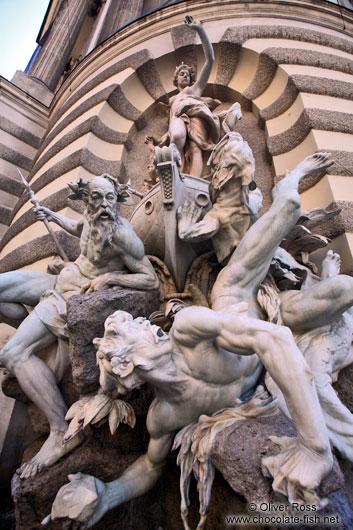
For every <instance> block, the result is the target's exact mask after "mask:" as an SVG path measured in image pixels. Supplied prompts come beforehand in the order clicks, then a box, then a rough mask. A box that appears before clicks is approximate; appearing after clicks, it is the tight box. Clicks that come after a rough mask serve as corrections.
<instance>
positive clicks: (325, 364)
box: [266, 250, 353, 462]
mask: <svg viewBox="0 0 353 530" xmlns="http://www.w3.org/2000/svg"><path fill="white" fill-rule="evenodd" d="M282 259H283V258H282ZM297 265H298V266H300V265H299V264H297ZM339 271H340V256H339V254H335V253H333V252H332V250H329V251H328V253H327V256H326V258H325V259H324V261H323V263H322V272H321V281H320V282H319V283H316V285H317V286H318V287H320V289H321V292H322V290H323V288H325V289H326V291H325V296H330V298H331V302H332V304H331V305H332V306H333V308H332V310H333V313H331V312H329V314H328V315H327V317H326V316H323V317H322V318H321V319H320V320H319V321H317V323H316V324H317V325H316V326H314V327H310V328H309V329H307V326H305V325H301V326H295V327H294V328H293V329H294V339H295V341H296V343H297V346H298V348H299V349H300V351H301V352H302V354H303V356H304V358H305V360H306V361H307V363H308V364H309V366H310V369H311V372H312V375H313V379H314V383H315V387H316V391H317V394H318V398H319V402H320V405H321V408H322V412H323V415H324V418H325V422H326V426H327V429H328V433H329V438H330V441H331V443H332V444H333V446H334V447H336V449H338V451H339V452H340V453H341V455H342V456H343V457H344V458H347V459H348V460H350V461H351V462H353V414H352V413H351V412H350V411H349V410H348V408H347V407H346V406H345V405H343V403H342V402H341V401H340V399H339V397H338V395H337V394H336V392H335V390H334V389H333V388H332V383H334V382H335V381H336V380H337V377H338V373H339V371H340V370H341V369H342V368H344V367H346V366H348V365H349V364H351V363H352V362H353V347H352V337H353V313H352V309H351V307H350V305H351V304H352V302H353V296H352V283H353V282H352V278H351V277H350V276H345V275H343V274H342V275H339ZM314 285H315V284H314ZM312 288H313V287H312ZM312 288H309V289H308V290H309V293H310V289H312ZM306 290H307V289H306ZM306 290H301V291H296V292H294V291H293V292H292V293H291V292H289V293H288V291H284V292H279V291H278V292H277V296H278V298H279V301H280V304H279V308H280V311H281V312H282V303H281V301H282V299H283V300H285V307H286V305H287V304H288V307H289V306H290V305H291V300H292V298H294V301H295V300H296V299H298V298H299V299H301V300H302V302H303V304H302V303H301V304H300V307H299V309H301V310H303V307H304V303H305V300H306ZM344 291H346V292H345V295H344ZM296 293H297V295H296ZM293 295H294V297H293ZM337 296H338V298H339V299H340V300H342V299H343V302H344V300H345V301H346V303H345V304H344V305H342V306H341V307H340V310H339V311H337V302H336V299H337ZM287 297H289V300H288V299H287ZM317 302H318V303H320V294H318V295H317ZM295 305H296V304H295ZM296 309H297V308H296V307H295V306H294V310H296ZM335 309H336V311H335ZM309 310H310V308H309ZM306 315H308V312H307V313H306ZM283 316H284V318H286V315H285V314H283ZM304 316H305V315H304ZM266 386H267V387H268V389H269V390H270V392H271V394H272V395H274V396H275V397H277V399H278V402H279V406H280V408H281V410H282V411H283V412H284V413H285V414H286V415H287V416H288V417H290V414H289V411H288V408H287V406H286V404H285V400H284V398H283V395H282V393H281V391H280V389H279V388H278V385H276V383H275V382H274V381H273V379H272V378H271V377H270V375H269V374H266Z"/></svg>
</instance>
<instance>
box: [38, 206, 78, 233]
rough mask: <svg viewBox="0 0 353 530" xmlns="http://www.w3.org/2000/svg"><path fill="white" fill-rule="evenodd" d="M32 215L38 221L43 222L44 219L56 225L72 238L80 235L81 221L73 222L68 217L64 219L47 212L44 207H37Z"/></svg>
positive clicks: (54, 213) (47, 209) (56, 214)
mask: <svg viewBox="0 0 353 530" xmlns="http://www.w3.org/2000/svg"><path fill="white" fill-rule="evenodd" d="M34 213H35V215H36V218H37V219H38V221H44V219H48V221H52V222H53V223H56V224H57V225H59V226H60V227H61V228H63V229H64V230H66V232H68V233H69V234H71V235H73V236H77V237H80V235H81V232H82V228H83V221H82V220H79V221H75V220H74V219H69V218H68V217H64V216H63V215H60V214H59V213H56V212H53V211H52V210H49V208H45V207H44V206H38V207H37V208H34Z"/></svg>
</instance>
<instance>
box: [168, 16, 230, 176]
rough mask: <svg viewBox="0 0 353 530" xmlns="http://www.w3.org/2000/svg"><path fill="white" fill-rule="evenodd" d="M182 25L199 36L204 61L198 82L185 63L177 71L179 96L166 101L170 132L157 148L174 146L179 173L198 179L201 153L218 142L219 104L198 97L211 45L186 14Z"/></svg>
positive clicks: (204, 82) (207, 72)
mask: <svg viewBox="0 0 353 530" xmlns="http://www.w3.org/2000/svg"><path fill="white" fill-rule="evenodd" d="M185 24H187V25H188V26H189V27H190V28H192V29H194V30H195V31H196V32H197V33H198V34H199V36H200V39H201V43H202V48H203V51H204V54H205V59H206V61H205V64H204V65H203V67H202V70H201V72H200V75H199V76H198V77H197V79H196V78H195V77H196V76H195V71H194V69H193V68H192V67H190V66H188V65H187V64H181V65H179V66H178V67H177V68H176V70H175V74H174V80H173V83H174V85H175V86H176V87H177V89H178V92H179V93H178V94H177V95H175V96H172V97H171V98H170V100H169V104H170V113H169V130H168V133H167V134H166V135H165V136H164V137H163V138H162V139H161V140H160V145H161V146H163V145H169V144H175V145H176V146H177V148H178V150H179V152H180V154H181V156H182V160H183V166H182V171H183V172H184V173H189V174H190V175H194V176H195V177H201V176H202V171H203V152H204V151H211V150H212V149H213V147H214V145H215V144H216V143H217V142H218V140H219V135H220V118H219V116H217V115H215V114H213V113H212V111H213V110H214V109H215V108H216V107H217V106H218V105H219V104H220V101H218V100H215V99H212V98H203V97H201V96H202V93H203V91H204V90H205V88H206V85H207V82H208V79H209V77H210V74H211V70H212V67H213V64H214V52H213V48H212V44H211V42H210V40H209V38H208V36H207V33H206V31H205V29H204V27H203V26H202V24H201V22H200V21H198V20H194V19H193V17H192V16H190V15H187V16H186V17H185Z"/></svg>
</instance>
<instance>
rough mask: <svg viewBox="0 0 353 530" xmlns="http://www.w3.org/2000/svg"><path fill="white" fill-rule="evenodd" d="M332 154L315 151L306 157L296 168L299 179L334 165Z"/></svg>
mask: <svg viewBox="0 0 353 530" xmlns="http://www.w3.org/2000/svg"><path fill="white" fill-rule="evenodd" d="M330 156H331V154H330V153H315V154H313V155H309V156H307V157H306V158H304V160H303V161H302V162H300V164H298V165H297V167H296V168H295V169H294V171H295V172H296V173H298V177H299V181H300V180H301V179H303V178H305V177H309V176H310V175H314V174H315V173H319V172H321V171H325V170H326V169H328V168H329V167H330V166H332V164H333V160H330Z"/></svg>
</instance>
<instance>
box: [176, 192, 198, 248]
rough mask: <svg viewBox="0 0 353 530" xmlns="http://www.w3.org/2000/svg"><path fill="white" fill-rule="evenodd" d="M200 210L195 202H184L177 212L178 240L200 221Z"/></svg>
mask: <svg viewBox="0 0 353 530" xmlns="http://www.w3.org/2000/svg"><path fill="white" fill-rule="evenodd" d="M201 216H202V208H199V207H198V206H197V205H196V203H195V202H191V203H189V202H187V201H185V202H184V205H183V206H182V207H181V206H179V208H178V210H177V219H178V232H179V237H180V239H183V237H184V236H185V235H186V233H187V232H188V230H189V229H190V227H191V226H193V225H194V224H196V223H197V222H198V221H200V219H201Z"/></svg>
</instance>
